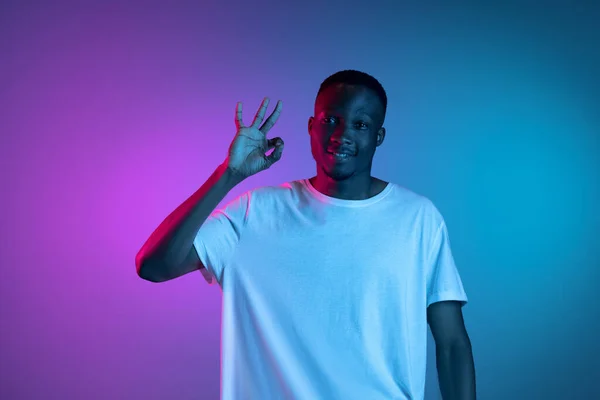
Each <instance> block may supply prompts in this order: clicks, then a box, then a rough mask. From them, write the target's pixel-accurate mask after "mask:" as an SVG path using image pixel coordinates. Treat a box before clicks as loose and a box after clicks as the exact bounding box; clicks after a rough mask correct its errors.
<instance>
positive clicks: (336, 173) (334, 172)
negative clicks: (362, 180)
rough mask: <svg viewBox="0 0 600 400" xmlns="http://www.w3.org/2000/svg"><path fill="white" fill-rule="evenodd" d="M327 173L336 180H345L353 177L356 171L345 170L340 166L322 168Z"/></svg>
mask: <svg viewBox="0 0 600 400" xmlns="http://www.w3.org/2000/svg"><path fill="white" fill-rule="evenodd" d="M321 169H322V170H323V172H325V175H327V176H328V177H330V178H331V179H333V180H334V181H344V180H346V179H348V178H351V177H352V176H353V175H354V171H343V170H341V169H338V168H333V169H329V168H327V167H323V168H321Z"/></svg>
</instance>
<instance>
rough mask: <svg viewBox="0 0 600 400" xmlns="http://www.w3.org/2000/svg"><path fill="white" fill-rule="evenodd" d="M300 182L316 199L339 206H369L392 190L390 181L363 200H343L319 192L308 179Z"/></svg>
mask: <svg viewBox="0 0 600 400" xmlns="http://www.w3.org/2000/svg"><path fill="white" fill-rule="evenodd" d="M300 182H302V184H303V185H304V186H305V187H306V189H307V190H308V191H309V193H310V194H311V195H312V196H313V197H315V198H316V199H317V200H320V201H322V202H325V203H328V204H332V205H335V206H341V207H366V206H370V205H372V204H375V203H377V202H379V201H381V200H383V198H384V197H386V196H387V195H388V194H389V193H390V192H391V191H392V183H391V182H388V184H387V185H386V186H385V188H384V189H383V190H382V191H381V192H379V193H377V194H376V195H375V196H373V197H369V198H368V199H363V200H345V199H338V198H336V197H331V196H327V195H325V194H323V193H321V192H319V191H318V190H317V189H316V188H315V187H314V186H313V185H312V183H310V180H309V179H308V178H307V179H302V180H301V181H300Z"/></svg>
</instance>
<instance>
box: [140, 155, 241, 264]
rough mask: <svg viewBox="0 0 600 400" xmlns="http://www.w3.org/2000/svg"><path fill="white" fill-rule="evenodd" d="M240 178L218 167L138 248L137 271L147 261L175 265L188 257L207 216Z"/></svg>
mask: <svg viewBox="0 0 600 400" xmlns="http://www.w3.org/2000/svg"><path fill="white" fill-rule="evenodd" d="M239 182H241V179H238V178H237V177H235V176H234V175H233V174H232V173H231V172H230V171H229V170H228V169H227V168H226V166H225V164H221V165H219V167H217V169H216V170H215V171H214V172H213V174H212V175H211V176H210V178H208V180H207V181H206V182H205V183H204V184H203V185H202V187H200V189H198V190H197V191H196V192H195V193H194V194H192V195H191V196H190V197H189V198H188V199H187V200H186V201H184V202H183V203H182V204H181V205H180V206H179V207H177V208H176V209H175V210H174V211H173V212H172V213H171V214H169V216H167V218H165V220H164V221H163V222H162V223H161V224H160V225H159V226H158V228H156V230H155V231H154V232H153V233H152V235H151V236H150V237H149V238H148V240H147V241H146V243H145V244H144V245H143V246H142V248H141V249H140V251H139V253H138V255H137V257H136V264H137V267H138V270H139V269H140V268H141V266H142V264H143V263H144V262H145V261H146V260H150V259H152V260H160V262H161V263H165V264H167V265H178V264H179V263H181V262H182V261H183V260H184V259H185V257H186V255H187V254H188V252H189V250H190V248H191V246H192V245H193V241H194V238H195V236H196V233H197V232H198V230H199V229H200V227H201V226H202V224H203V223H204V221H206V219H207V218H208V216H209V215H210V213H211V212H212V211H213V210H214V209H215V208H216V207H217V205H218V204H219V203H220V202H221V201H222V200H223V199H224V198H225V196H226V195H227V193H229V191H230V190H231V189H233V187H235V185H237V184H238V183H239Z"/></svg>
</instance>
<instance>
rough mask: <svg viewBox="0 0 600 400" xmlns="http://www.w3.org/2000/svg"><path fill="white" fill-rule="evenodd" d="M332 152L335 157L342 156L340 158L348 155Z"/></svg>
mask: <svg viewBox="0 0 600 400" xmlns="http://www.w3.org/2000/svg"><path fill="white" fill-rule="evenodd" d="M333 154H334V155H335V156H336V157H342V158H345V157H349V155H348V154H340V153H333Z"/></svg>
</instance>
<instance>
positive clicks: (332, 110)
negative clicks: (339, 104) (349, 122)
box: [321, 108, 372, 118]
mask: <svg viewBox="0 0 600 400" xmlns="http://www.w3.org/2000/svg"><path fill="white" fill-rule="evenodd" d="M337 112H338V111H337V110H334V109H325V110H323V111H322V112H321V113H326V114H331V113H337ZM354 115H366V116H367V117H369V118H372V117H371V116H370V115H369V114H368V113H367V112H366V111H365V110H364V109H362V108H360V109H358V110H357V111H356V112H355V113H354Z"/></svg>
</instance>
